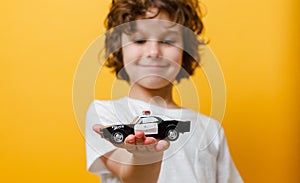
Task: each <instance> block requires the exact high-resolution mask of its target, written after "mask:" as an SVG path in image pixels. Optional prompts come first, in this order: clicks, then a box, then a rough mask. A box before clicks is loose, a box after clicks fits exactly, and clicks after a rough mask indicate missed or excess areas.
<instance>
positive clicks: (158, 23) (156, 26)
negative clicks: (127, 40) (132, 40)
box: [122, 19, 182, 36]
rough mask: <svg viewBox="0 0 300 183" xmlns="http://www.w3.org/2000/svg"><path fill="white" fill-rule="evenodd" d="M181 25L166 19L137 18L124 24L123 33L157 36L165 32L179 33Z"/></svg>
mask: <svg viewBox="0 0 300 183" xmlns="http://www.w3.org/2000/svg"><path fill="white" fill-rule="evenodd" d="M181 29H182V26H181V25H179V24H176V23H175V22H171V21H168V20H160V19H139V20H136V21H133V22H130V23H128V24H127V25H124V29H123V31H122V32H123V33H125V35H127V36H130V35H140V34H142V35H149V36H151V35H152V36H159V35H162V34H164V35H166V34H173V35H180V34H181Z"/></svg>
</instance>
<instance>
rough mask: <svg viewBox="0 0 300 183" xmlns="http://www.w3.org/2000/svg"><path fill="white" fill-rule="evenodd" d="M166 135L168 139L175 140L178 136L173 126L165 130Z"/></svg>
mask: <svg viewBox="0 0 300 183" xmlns="http://www.w3.org/2000/svg"><path fill="white" fill-rule="evenodd" d="M166 137H167V139H168V140H169V141H175V140H177V139H178V137H179V132H178V130H176V128H175V127H171V128H168V129H167V131H166Z"/></svg>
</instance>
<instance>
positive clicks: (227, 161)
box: [217, 128, 243, 183]
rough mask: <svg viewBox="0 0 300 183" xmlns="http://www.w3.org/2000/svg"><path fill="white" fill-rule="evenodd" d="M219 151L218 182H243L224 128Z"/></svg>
mask: <svg viewBox="0 0 300 183" xmlns="http://www.w3.org/2000/svg"><path fill="white" fill-rule="evenodd" d="M219 140H220V141H219V142H220V144H219V153H218V157H217V162H218V164H217V180H218V181H217V182H218V183H242V182H243V180H242V178H241V176H240V175H239V172H238V170H237V169H236V167H235V165H234V162H233V161H232V159H231V155H230V152H229V148H228V145H227V141H226V137H225V134H224V130H223V128H220V132H219Z"/></svg>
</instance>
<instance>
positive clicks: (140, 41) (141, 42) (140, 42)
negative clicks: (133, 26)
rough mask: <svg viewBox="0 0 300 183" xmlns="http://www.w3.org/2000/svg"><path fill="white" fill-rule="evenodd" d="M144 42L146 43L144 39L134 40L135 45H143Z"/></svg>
mask: <svg viewBox="0 0 300 183" xmlns="http://www.w3.org/2000/svg"><path fill="white" fill-rule="evenodd" d="M145 42H146V40H145V39H136V40H134V43H136V44H144V43H145Z"/></svg>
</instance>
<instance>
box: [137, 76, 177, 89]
mask: <svg viewBox="0 0 300 183" xmlns="http://www.w3.org/2000/svg"><path fill="white" fill-rule="evenodd" d="M132 84H134V85H140V86H142V87H143V88H147V89H151V90H157V89H161V88H164V87H166V86H168V85H170V84H172V81H169V80H167V79H164V78H161V77H155V76H154V77H147V78H143V79H141V80H139V81H136V82H133V83H132Z"/></svg>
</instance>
